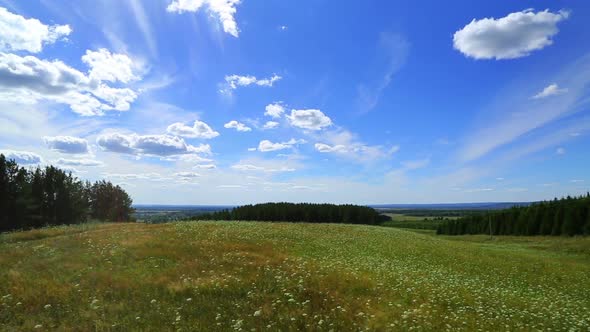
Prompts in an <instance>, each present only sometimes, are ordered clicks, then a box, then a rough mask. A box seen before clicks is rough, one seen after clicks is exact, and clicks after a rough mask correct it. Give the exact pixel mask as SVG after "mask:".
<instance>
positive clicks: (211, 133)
mask: <svg viewBox="0 0 590 332" xmlns="http://www.w3.org/2000/svg"><path fill="white" fill-rule="evenodd" d="M167 132H168V133H169V134H172V135H176V136H181V137H187V138H204V139H211V138H214V137H217V136H219V133H218V132H216V131H215V130H213V129H211V127H209V125H208V124H206V123H205V122H203V121H198V120H197V121H195V123H194V124H193V126H192V127H191V126H187V125H185V124H184V123H182V122H176V123H173V124H171V125H169V126H168V129H167Z"/></svg>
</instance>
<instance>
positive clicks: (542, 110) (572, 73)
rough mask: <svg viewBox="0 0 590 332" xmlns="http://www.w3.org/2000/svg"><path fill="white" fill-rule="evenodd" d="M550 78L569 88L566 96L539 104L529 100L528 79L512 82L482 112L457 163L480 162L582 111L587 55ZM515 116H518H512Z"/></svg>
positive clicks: (589, 78)
mask: <svg viewBox="0 0 590 332" xmlns="http://www.w3.org/2000/svg"><path fill="white" fill-rule="evenodd" d="M551 77H552V79H551V81H558V82H563V84H564V86H567V87H568V93H566V94H563V95H559V96H554V97H552V98H547V99H546V100H544V102H542V103H539V102H534V101H532V100H531V99H530V96H531V95H532V94H533V92H532V91H531V90H530V81H529V79H523V80H521V81H517V82H513V83H512V84H511V88H510V89H506V90H504V91H505V92H504V93H502V94H500V95H498V96H497V97H496V99H495V100H493V101H492V102H491V103H490V105H489V106H488V107H486V108H485V109H484V110H482V111H481V114H482V116H480V119H479V120H478V122H479V123H478V124H477V126H474V128H473V130H472V132H471V134H470V135H467V136H465V138H464V139H463V147H460V149H459V151H458V157H459V159H460V160H461V161H463V162H466V161H473V160H476V159H479V158H482V157H484V156H485V155H488V154H489V153H491V152H492V151H495V150H497V149H499V148H500V147H504V146H508V144H510V143H513V142H515V141H517V140H520V139H526V136H525V135H524V134H526V133H531V132H533V131H536V130H542V129H543V128H544V127H545V126H548V125H549V124H551V123H554V122H556V121H558V120H559V119H561V118H563V117H565V116H566V115H572V114H575V113H577V112H580V111H582V110H583V108H582V107H578V104H579V103H580V102H583V99H581V98H583V97H584V95H585V89H586V88H587V86H588V83H590V54H586V55H584V56H582V57H581V58H580V59H577V60H576V61H573V62H572V63H569V64H567V65H565V66H564V67H563V68H560V69H559V70H558V71H556V73H555V74H553V75H552V76H551ZM515 112H518V115H516V116H515ZM582 130H584V131H585V130H587V129H586V127H579V128H574V127H572V128H571V130H570V131H569V132H568V133H565V135H566V136H567V135H569V134H570V133H572V132H581V131H582ZM558 140H561V138H559V139H558Z"/></svg>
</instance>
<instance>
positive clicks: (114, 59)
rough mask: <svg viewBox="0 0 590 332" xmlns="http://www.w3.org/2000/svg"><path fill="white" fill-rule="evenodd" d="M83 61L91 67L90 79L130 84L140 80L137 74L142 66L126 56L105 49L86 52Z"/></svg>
mask: <svg viewBox="0 0 590 332" xmlns="http://www.w3.org/2000/svg"><path fill="white" fill-rule="evenodd" d="M82 61H83V62H84V63H86V64H87V65H88V67H90V71H89V77H90V78H93V79H97V80H99V81H110V82H117V81H120V82H123V83H128V82H130V81H136V80H139V79H140V77H139V76H138V74H137V73H136V72H137V71H138V70H139V69H140V67H141V66H140V65H139V64H137V63H136V62H134V61H133V60H131V58H129V56H127V55H126V54H116V53H115V54H112V53H111V52H110V51H109V50H107V49H105V48H101V49H99V50H98V51H91V50H86V54H85V55H83V56H82Z"/></svg>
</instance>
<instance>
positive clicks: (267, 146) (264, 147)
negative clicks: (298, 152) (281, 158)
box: [258, 138, 306, 152]
mask: <svg viewBox="0 0 590 332" xmlns="http://www.w3.org/2000/svg"><path fill="white" fill-rule="evenodd" d="M305 143H306V142H305V140H302V139H298V140H296V139H294V138H292V139H290V140H289V141H287V142H282V143H273V142H271V141H269V140H262V141H260V143H259V144H258V151H260V152H271V151H278V150H284V149H290V148H292V147H293V145H296V144H305Z"/></svg>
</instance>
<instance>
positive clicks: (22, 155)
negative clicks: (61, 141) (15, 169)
mask: <svg viewBox="0 0 590 332" xmlns="http://www.w3.org/2000/svg"><path fill="white" fill-rule="evenodd" d="M0 154H3V155H4V157H6V159H8V160H14V161H16V162H17V163H18V164H21V165H33V164H40V163H42V162H43V158H41V156H40V155H38V154H36V153H33V152H28V151H14V150H0Z"/></svg>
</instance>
